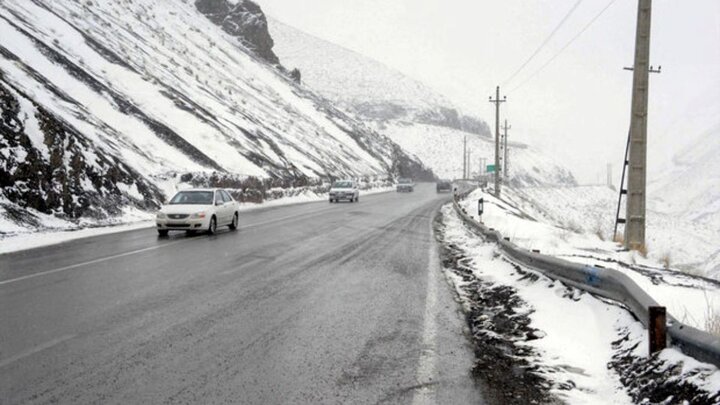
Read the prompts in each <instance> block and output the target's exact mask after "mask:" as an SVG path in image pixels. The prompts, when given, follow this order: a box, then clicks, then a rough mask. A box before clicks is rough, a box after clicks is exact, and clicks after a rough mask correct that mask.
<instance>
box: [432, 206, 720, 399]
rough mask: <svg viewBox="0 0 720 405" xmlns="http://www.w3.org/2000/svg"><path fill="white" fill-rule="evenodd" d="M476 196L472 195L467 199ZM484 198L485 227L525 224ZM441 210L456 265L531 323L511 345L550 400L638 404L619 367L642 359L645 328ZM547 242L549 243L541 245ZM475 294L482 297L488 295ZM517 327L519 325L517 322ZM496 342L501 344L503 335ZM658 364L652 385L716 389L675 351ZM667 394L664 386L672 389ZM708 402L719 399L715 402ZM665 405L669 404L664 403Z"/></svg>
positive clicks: (707, 373)
mask: <svg viewBox="0 0 720 405" xmlns="http://www.w3.org/2000/svg"><path fill="white" fill-rule="evenodd" d="M477 196H478V194H477V193H475V194H474V195H472V196H471V198H472V197H477ZM485 198H486V201H487V200H489V201H490V204H489V205H486V213H487V214H488V215H487V217H485V223H486V224H488V225H490V226H495V225H496V224H497V228H499V229H500V230H501V231H502V229H503V228H504V227H505V229H509V227H511V226H515V225H519V224H520V223H521V222H520V221H523V222H524V221H529V220H527V219H517V217H515V215H516V214H520V213H519V212H518V211H516V210H512V209H510V208H505V209H500V208H499V207H498V205H496V204H497V201H496V200H494V199H492V198H491V197H487V196H486V197H485ZM463 205H464V206H465V207H466V209H467V210H469V211H468V212H474V211H475V208H476V207H475V206H473V205H472V204H471V203H469V202H467V203H465V204H463ZM442 213H443V224H444V229H443V234H444V235H443V236H442V239H443V240H442V242H443V243H445V244H446V245H452V246H453V247H454V248H456V249H459V251H461V252H463V254H464V255H465V256H466V257H467V258H468V260H467V261H463V267H464V268H469V269H471V270H472V273H473V275H474V276H475V277H477V279H479V280H481V281H482V282H483V283H487V284H489V285H490V286H493V287H495V288H497V287H500V286H506V287H510V288H511V289H512V291H513V295H516V296H517V298H519V300H516V302H519V304H518V305H517V307H515V308H514V311H513V313H512V316H511V318H513V319H516V318H517V319H519V318H523V317H527V318H529V320H530V324H529V325H526V327H528V328H529V330H531V331H532V332H531V333H525V334H521V335H520V336H516V337H515V339H513V342H512V344H513V345H516V346H520V347H523V348H526V349H529V350H527V351H523V352H522V353H523V356H522V357H523V359H524V360H526V361H528V362H529V364H530V366H529V367H527V369H529V370H532V371H531V372H532V373H536V374H537V375H539V376H541V377H543V378H544V379H545V380H547V381H549V382H550V392H551V393H552V394H553V395H555V396H557V397H558V398H560V399H561V400H563V401H565V402H567V403H571V404H608V403H612V404H630V403H638V402H641V401H639V400H638V398H636V396H637V395H640V396H641V398H640V399H642V395H646V393H645V392H644V391H642V390H638V391H637V392H635V391H633V389H629V388H628V387H625V386H624V384H623V383H622V382H621V381H622V380H621V375H620V373H621V372H622V371H621V370H623V367H624V366H623V364H622V363H623V362H624V361H628V358H627V357H625V356H632V357H634V358H635V359H645V358H647V357H648V356H647V354H648V353H647V344H646V339H647V338H646V334H647V331H646V330H645V329H644V328H643V326H642V324H640V323H639V322H638V321H636V320H635V319H634V318H633V317H632V315H631V314H630V313H629V312H628V311H626V310H625V309H623V308H622V307H620V306H618V305H615V304H613V303H611V302H607V301H604V300H602V299H599V298H597V297H595V296H593V295H592V294H588V293H585V292H582V291H579V290H577V289H574V288H569V287H567V286H565V285H563V284H562V283H559V282H555V281H553V280H551V279H549V278H547V277H545V276H544V275H542V273H539V272H537V271H534V270H532V269H528V268H525V267H523V266H517V265H516V264H515V263H512V262H511V261H509V260H508V259H507V258H506V257H504V256H503V254H502V253H501V252H500V250H499V249H498V247H497V246H496V245H495V244H491V243H486V242H485V241H484V240H483V239H481V238H480V237H478V235H476V234H475V233H473V232H472V231H470V230H469V229H468V228H467V227H466V226H465V225H464V224H463V223H462V220H461V219H460V218H459V217H458V216H457V215H456V213H455V212H454V210H453V208H452V206H451V205H446V206H445V207H443V209H442ZM523 225H526V224H523ZM554 231H556V232H560V231H561V230H560V229H553V228H552V227H551V226H549V225H543V224H537V225H534V226H530V227H528V232H527V234H526V236H530V235H531V234H535V235H539V234H540V233H541V232H550V234H552V233H553V232H554ZM575 240H579V239H575ZM552 244H553V243H552V242H551V243H549V244H548V245H544V246H551V245H552ZM446 270H447V271H448V274H449V275H450V277H451V279H452V280H453V284H454V285H455V286H456V288H457V290H458V292H459V294H460V296H461V299H462V301H463V302H464V304H465V305H466V306H467V305H469V303H470V300H472V299H473V297H472V294H467V290H466V289H464V288H463V286H464V285H466V284H467V281H466V279H464V278H462V277H458V276H457V275H455V274H454V273H453V272H452V269H446ZM480 294H481V295H483V294H487V291H484V292H480ZM484 322H490V323H491V324H489V325H484V326H485V327H489V328H491V330H490V331H483V332H482V334H484V336H489V337H492V336H493V331H492V330H493V329H492V328H493V327H494V326H497V325H492V319H491V318H488V317H487V316H485V315H481V316H480V318H478V319H477V320H474V321H473V322H472V324H473V325H478V324H480V325H483V323H484ZM517 322H519V325H524V322H523V321H522V320H520V321H517ZM521 327H525V326H521ZM474 333H477V331H474ZM529 335H532V336H529ZM499 338H500V339H507V336H499ZM659 359H660V360H659V363H658V364H660V365H659V366H658V370H660V373H661V374H664V378H665V379H666V380H663V382H661V383H658V384H659V385H665V386H667V384H669V385H670V386H672V384H674V383H677V382H683V381H690V382H691V384H695V385H696V387H697V388H698V389H699V391H700V392H704V393H705V394H706V395H708V396H712V395H715V394H717V392H718V391H720V371H719V370H718V369H717V368H715V367H714V366H711V365H707V364H702V363H698V362H697V361H695V360H694V359H692V358H690V357H688V356H685V355H683V354H682V353H681V352H679V351H678V350H677V349H674V348H668V349H665V350H664V351H663V352H662V353H661V354H660V356H659ZM629 361H630V362H633V361H634V360H629ZM663 361H664V363H663ZM611 365H612V366H611ZM678 365H679V366H678ZM672 367H677V368H676V371H675V372H670V371H669V369H671V368H672ZM677 370H681V371H680V372H678V371H677ZM670 380H671V381H670ZM672 389H673V388H670V390H671V391H672ZM715 400H720V398H718V397H716V398H715ZM669 403H676V402H672V400H671V402H669ZM677 403H680V402H677Z"/></svg>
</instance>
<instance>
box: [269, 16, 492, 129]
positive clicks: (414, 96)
mask: <svg viewBox="0 0 720 405" xmlns="http://www.w3.org/2000/svg"><path fill="white" fill-rule="evenodd" d="M269 29H270V33H271V35H272V36H273V38H274V39H275V48H274V49H275V51H276V52H277V54H278V55H279V56H280V58H281V60H282V62H283V64H285V66H287V67H288V68H291V67H298V68H299V69H300V71H301V73H302V80H303V81H304V82H305V83H307V84H308V85H309V86H310V87H312V88H313V89H316V90H317V91H318V92H320V94H322V95H323V96H325V97H327V98H329V99H331V100H333V101H334V102H335V103H336V104H337V105H339V106H341V107H342V108H343V109H345V110H346V111H349V112H351V113H353V114H356V115H358V116H360V117H362V118H364V119H366V120H372V121H381V122H384V121H388V120H395V121H397V120H401V121H407V122H420V123H428V124H435V125H442V126H447V127H451V128H455V129H463V130H465V131H468V132H473V133H476V134H479V135H485V136H489V135H490V131H489V128H488V126H487V124H486V123H485V122H483V121H482V120H480V119H478V118H474V117H470V116H468V115H464V114H462V113H461V112H459V111H458V109H457V108H456V107H455V106H454V105H453V103H452V102H451V101H449V100H448V99H447V98H445V97H443V96H442V95H440V94H438V93H437V92H435V91H433V90H432V89H430V88H428V87H427V86H426V85H424V84H422V83H420V82H418V81H416V80H414V79H411V78H409V77H407V76H406V75H404V74H402V73H400V72H398V71H396V70H394V69H391V68H389V67H388V66H385V65H383V64H382V63H380V62H378V61H376V60H374V59H370V58H368V57H366V56H363V55H360V54H358V53H355V52H353V51H351V50H349V49H346V48H343V47H341V46H338V45H335V44H333V43H330V42H327V41H325V40H323V39H320V38H317V37H314V36H312V35H309V34H307V33H305V32H303V31H300V30H298V29H296V28H293V27H291V26H289V25H286V24H283V23H282V22H280V21H277V20H275V19H272V18H271V19H270V21H269Z"/></svg>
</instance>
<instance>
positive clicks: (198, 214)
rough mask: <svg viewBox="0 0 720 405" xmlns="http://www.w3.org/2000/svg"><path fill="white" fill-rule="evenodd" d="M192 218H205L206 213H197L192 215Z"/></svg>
mask: <svg viewBox="0 0 720 405" xmlns="http://www.w3.org/2000/svg"><path fill="white" fill-rule="evenodd" d="M192 217H193V218H205V212H204V211H201V212H196V213H194V214H192Z"/></svg>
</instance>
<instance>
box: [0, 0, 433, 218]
mask: <svg viewBox="0 0 720 405" xmlns="http://www.w3.org/2000/svg"><path fill="white" fill-rule="evenodd" d="M245 1H246V2H247V0H245ZM234 3H236V2H234ZM0 32H2V33H3V35H2V37H0V98H2V102H3V103H4V105H5V106H7V107H5V106H4V107H3V117H2V118H3V124H2V126H0V130H2V140H0V141H1V142H2V144H1V145H0V151H2V153H0V159H1V160H0V168H1V169H0V170H2V172H0V174H2V176H0V177H2V178H3V181H4V182H5V184H3V190H2V195H1V196H0V204H1V205H3V206H4V207H5V216H6V217H8V216H9V214H8V213H9V212H10V211H12V212H16V213H17V215H13V218H15V219H17V218H22V217H23V215H22V213H21V212H20V211H22V210H27V209H32V210H35V211H37V212H40V213H45V214H52V215H55V216H63V217H70V218H77V217H81V216H87V215H92V216H93V217H98V218H103V217H107V216H109V215H114V214H115V213H117V212H118V211H119V210H121V209H123V207H124V206H127V205H130V206H134V207H137V208H141V209H145V208H148V207H152V206H157V205H158V203H159V202H160V201H161V200H162V198H163V195H166V194H167V193H169V192H171V191H172V187H173V185H174V184H175V183H177V180H176V179H175V178H176V177H177V176H178V174H182V173H193V172H206V173H212V172H218V173H225V174H227V175H230V176H235V177H242V176H256V177H260V178H268V177H269V178H275V179H300V180H303V179H309V178H328V177H341V176H343V177H344V176H353V177H355V176H371V177H386V176H388V175H393V174H399V173H400V172H402V171H410V172H417V174H418V175H420V176H431V174H430V173H429V172H428V171H427V170H425V169H424V168H423V167H422V166H421V165H420V164H419V163H418V162H417V161H414V160H413V159H410V158H409V157H408V156H407V155H406V154H405V153H404V152H403V151H402V150H401V149H400V148H399V147H398V146H397V145H395V144H394V143H393V142H391V141H390V140H389V139H387V138H385V137H383V136H381V135H378V134H377V133H374V132H373V131H371V130H369V129H368V128H366V127H364V126H363V125H362V124H361V123H360V122H359V121H357V120H355V119H353V118H350V117H348V116H347V115H345V114H344V113H342V112H341V111H339V110H338V109H336V108H335V107H334V106H333V105H332V104H331V103H329V102H328V101H327V100H325V99H323V98H322V97H319V96H317V95H315V94H314V93H312V92H310V91H309V90H307V89H306V88H304V87H302V86H297V85H296V84H295V83H294V82H293V81H292V80H290V79H289V78H287V77H286V76H285V75H284V74H283V73H282V71H280V70H278V69H276V68H275V67H273V66H271V65H270V64H268V63H267V62H266V61H264V60H263V59H261V58H260V57H258V56H257V55H256V54H255V53H254V51H251V50H248V49H247V48H246V47H245V42H243V41H241V40H239V39H238V38H237V37H235V36H232V35H230V34H228V33H226V32H224V31H223V27H221V26H218V25H215V24H214V23H213V22H212V21H210V20H209V19H208V18H206V17H205V16H204V15H203V14H202V13H201V12H200V11H198V9H197V8H196V7H195V5H194V4H189V2H187V1H183V0H146V1H142V2H138V1H130V0H122V1H113V2H91V1H83V2H57V1H40V0H33V1H27V0H6V1H3V2H2V3H0ZM33 181H35V182H33ZM0 214H2V213H0ZM26 218H27V217H26Z"/></svg>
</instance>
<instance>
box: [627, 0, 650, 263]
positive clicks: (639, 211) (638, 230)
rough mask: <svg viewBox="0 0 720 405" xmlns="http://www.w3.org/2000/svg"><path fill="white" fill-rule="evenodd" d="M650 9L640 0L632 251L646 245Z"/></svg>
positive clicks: (633, 112)
mask: <svg viewBox="0 0 720 405" xmlns="http://www.w3.org/2000/svg"><path fill="white" fill-rule="evenodd" d="M651 8H652V0H638V15H637V29H636V32H635V62H634V65H633V92H632V109H631V116H630V146H629V153H628V154H629V158H628V187H627V194H628V195H627V202H626V214H625V221H626V224H625V248H626V249H632V250H639V249H642V248H644V246H645V200H646V179H647V120H648V117H647V113H648V84H649V83H648V82H649V80H648V75H649V64H650V19H651V18H650V17H651Z"/></svg>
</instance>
